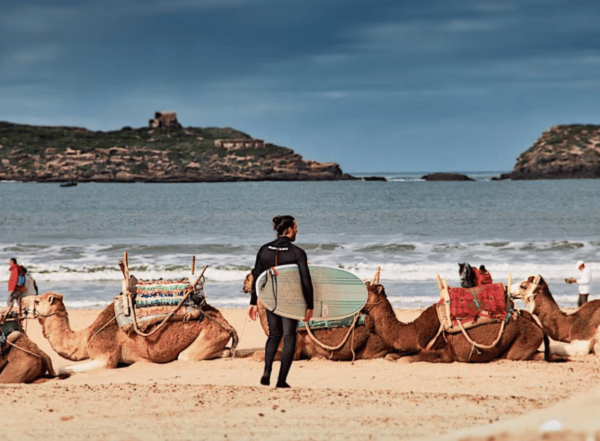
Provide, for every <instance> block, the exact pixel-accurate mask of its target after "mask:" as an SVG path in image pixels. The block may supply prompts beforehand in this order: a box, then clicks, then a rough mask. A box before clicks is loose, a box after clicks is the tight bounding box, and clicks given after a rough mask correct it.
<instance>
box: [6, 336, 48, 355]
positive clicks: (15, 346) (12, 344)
mask: <svg viewBox="0 0 600 441" xmlns="http://www.w3.org/2000/svg"><path fill="white" fill-rule="evenodd" d="M6 342H7V343H8V344H9V345H11V346H12V347H14V348H17V349H20V350H21V351H23V352H27V353H28V354H31V355H33V356H34V357H37V358H42V357H41V356H40V355H38V354H34V353H33V352H31V351H28V350H27V349H23V348H22V347H21V346H17V345H16V344H14V343H11V342H10V341H8V340H6Z"/></svg>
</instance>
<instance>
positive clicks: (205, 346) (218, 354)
mask: <svg viewBox="0 0 600 441" xmlns="http://www.w3.org/2000/svg"><path fill="white" fill-rule="evenodd" d="M217 326H218V325H217ZM211 331H214V328H213V329H211V327H205V328H203V329H202V331H200V334H199V335H198V338H196V340H194V342H193V343H192V344H191V345H189V346H188V347H187V348H186V349H185V350H183V351H182V352H180V353H179V356H178V357H177V359H178V360H181V361H201V360H210V359H211V358H226V357H230V356H231V351H230V350H229V349H227V348H225V345H226V344H227V342H229V340H230V338H231V335H230V334H229V332H226V331H225V332H223V331H221V332H218V333H217V335H215V332H211Z"/></svg>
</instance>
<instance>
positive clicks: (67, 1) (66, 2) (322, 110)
mask: <svg viewBox="0 0 600 441" xmlns="http://www.w3.org/2000/svg"><path fill="white" fill-rule="evenodd" d="M599 23H600V2H598V1H597V0H577V1H575V2H574V1H571V0H569V1H567V0H503V1H496V0H414V1H413V0H161V1H158V0H39V1H29V0H22V1H21V0H20V1H2V2H1V3H0V121H9V122H14V123H22V124H34V125H67V126H80V127H86V128H88V129H91V130H102V131H106V130H118V129H120V128H121V127H123V126H131V127H143V126H147V124H148V119H150V118H152V117H153V115H154V112H155V111H160V110H172V111H176V112H177V116H178V119H179V121H180V122H181V124H182V125H183V126H186V127H187V126H193V127H215V126H217V127H234V128H236V129H239V130H242V131H244V132H246V133H248V134H249V135H251V136H253V137H255V138H259V139H264V140H265V141H267V142H272V143H274V144H277V145H281V146H285V147H289V148H292V149H294V150H295V151H296V152H297V153H299V154H301V155H303V156H304V158H305V159H311V160H316V161H321V162H329V161H332V162H337V163H338V164H340V165H341V167H342V169H343V170H344V171H345V172H348V173H359V172H364V173H377V172H421V171H423V172H453V171H454V172H459V171H462V172H469V171H510V170H512V168H513V167H514V165H515V162H516V158H517V157H518V156H519V154H520V153H521V152H523V151H525V150H527V149H528V148H529V147H530V146H531V145H532V144H533V142H534V141H535V140H536V139H537V138H538V137H539V136H540V135H541V133H542V132H543V131H544V130H546V129H549V128H550V127H551V126H554V125H557V124H574V123H586V124H589V123H591V124H600V24H599Z"/></svg>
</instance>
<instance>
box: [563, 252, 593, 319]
mask: <svg viewBox="0 0 600 441" xmlns="http://www.w3.org/2000/svg"><path fill="white" fill-rule="evenodd" d="M577 269H578V270H579V271H581V276H580V277H578V278H577V279H573V278H571V279H566V282H567V283H577V284H579V299H578V300H577V307H578V308H579V307H581V305H583V304H584V303H586V302H587V301H588V297H589V295H590V285H591V284H592V272H591V271H590V269H589V268H588V267H587V266H586V265H585V262H584V261H583V260H580V261H578V262H577Z"/></svg>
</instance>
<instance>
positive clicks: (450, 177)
mask: <svg viewBox="0 0 600 441" xmlns="http://www.w3.org/2000/svg"><path fill="white" fill-rule="evenodd" d="M421 179H423V180H425V181H474V180H475V179H473V178H470V177H468V176H467V175H463V174H461V173H432V174H430V175H425V176H421Z"/></svg>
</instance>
